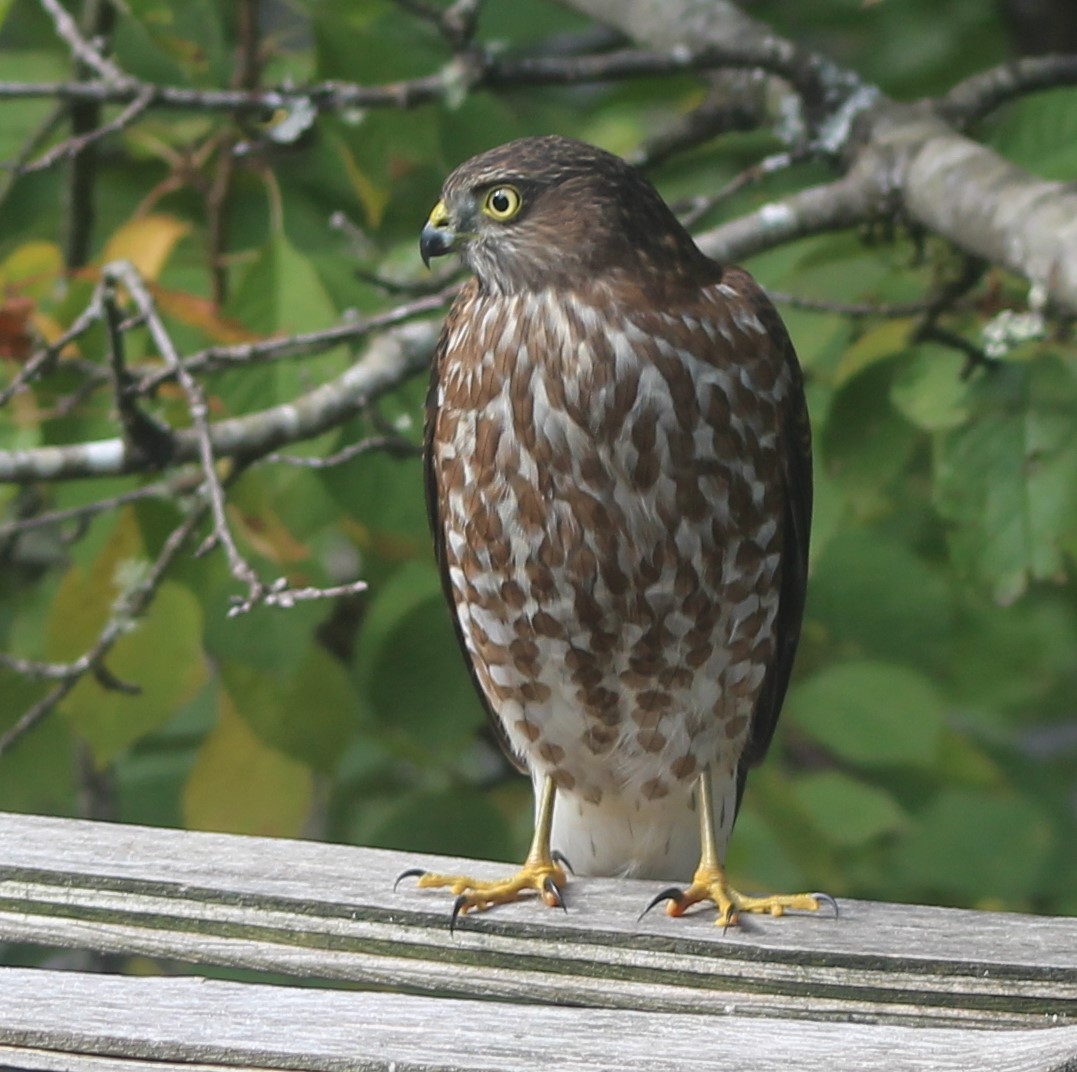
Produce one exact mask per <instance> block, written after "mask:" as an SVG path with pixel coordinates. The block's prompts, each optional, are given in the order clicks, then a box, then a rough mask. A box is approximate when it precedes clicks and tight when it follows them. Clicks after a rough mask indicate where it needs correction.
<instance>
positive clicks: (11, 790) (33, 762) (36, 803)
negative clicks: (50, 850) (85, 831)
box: [0, 669, 76, 815]
mask: <svg viewBox="0 0 1077 1072" xmlns="http://www.w3.org/2000/svg"><path fill="white" fill-rule="evenodd" d="M45 691H46V688H45V686H43V685H42V683H41V682H35V681H29V680H28V679H26V678H24V677H21V676H19V675H18V674H15V673H13V672H11V671H9V670H5V669H0V696H2V697H3V702H2V704H0V732H4V731H6V730H8V729H10V728H11V727H12V726H14V725H15V723H16V721H18V719H19V717H20V716H21V715H22V714H23V713H24V712H25V711H26V710H28V709H29V708H30V707H31V705H33V704H34V703H36V702H37V701H38V700H40V699H41V697H42V696H43V694H44V693H45ZM73 755H74V741H73V740H72V737H71V730H70V728H69V727H68V725H67V723H66V722H65V721H64V720H63V719H62V718H46V719H43V720H42V721H40V722H38V724H37V725H36V726H34V727H33V729H31V730H29V731H28V732H27V733H25V734H24V735H23V736H22V737H20V738H19V739H18V742H17V743H16V745H15V746H14V748H13V749H12V750H11V752H10V753H8V754H6V755H3V756H0V811H18V812H36V813H38V814H42V815H74V814H75V813H76V799H75V784H74V781H75V780H74V773H75V764H74V763H73V762H72V757H73Z"/></svg>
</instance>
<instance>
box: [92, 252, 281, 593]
mask: <svg viewBox="0 0 1077 1072" xmlns="http://www.w3.org/2000/svg"><path fill="white" fill-rule="evenodd" d="M104 276H105V278H106V279H109V280H112V281H114V282H117V283H122V284H123V285H124V286H125V287H126V288H127V291H128V293H129V294H130V295H131V299H132V301H134V303H135V305H136V306H137V307H138V310H139V312H140V313H141V315H142V317H143V319H144V320H145V323H146V327H147V328H148V329H149V332H150V337H151V338H152V339H153V341H154V344H155V345H156V347H157V352H158V353H159V354H160V355H161V357H162V358H163V359H164V362H165V364H166V365H167V366H168V367H169V368H170V369H172V371H173V372H174V373H175V375H176V379H177V381H178V382H179V385H180V388H181V389H182V391H183V393H184V395H185V396H186V398H187V410H188V412H189V413H190V415H191V425H192V427H193V429H194V434H195V438H196V439H197V442H198V460H199V463H200V464H201V466H202V478H203V487H204V489H205V492H206V496H207V497H208V499H209V506H210V511H211V513H212V516H213V532H212V533H211V535H210V536H209V538H208V540H207V544H206V545H205V546H204V547H203V548H202V549H201V550H205V549H206V547H208V546H209V545H211V544H220V545H221V546H222V547H223V548H224V550H225V555H226V556H227V558H228V568H229V570H230V571H231V573H232V576H233V577H235V578H236V579H237V580H238V581H241V582H243V583H244V584H245V585H247V586H248V588H249V589H250V590H251V591H256V590H259V589H261V587H262V582H261V581H260V580H259V579H258V575H257V573H255V571H254V568H253V567H252V566H251V565H250V563H249V562H247V560H246V559H245V558H244V557H243V555H242V554H241V553H240V550H239V547H238V546H237V545H236V541H235V539H234V537H233V536H232V531H231V529H230V528H229V525H228V519H227V517H226V516H225V512H224V488H223V487H222V486H221V480H220V477H219V476H218V475H217V468H216V464H217V459H216V457H215V456H214V453H213V443H212V440H211V438H210V425H209V403H208V402H207V401H206V393H205V391H204V390H203V389H202V385H201V384H200V383H199V382H198V381H197V380H196V379H195V378H194V376H192V375H191V373H190V371H189V370H188V369H187V368H186V366H185V365H184V364H183V359H182V358H181V357H180V355H179V351H177V349H176V346H175V343H173V341H172V336H171V335H170V334H169V333H168V329H167V328H166V327H165V325H164V322H163V321H162V320H161V318H160V317H159V316H158V315H157V309H156V307H155V305H154V302H153V297H152V296H151V295H150V292H149V290H148V289H147V288H146V285H145V283H144V282H143V281H142V277H141V276H140V275H139V274H138V272H137V271H136V269H135V267H134V265H132V264H131V263H130V262H129V261H118V262H113V263H112V264H109V265H106V266H105V269H104Z"/></svg>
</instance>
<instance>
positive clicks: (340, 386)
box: [0, 322, 438, 483]
mask: <svg viewBox="0 0 1077 1072" xmlns="http://www.w3.org/2000/svg"><path fill="white" fill-rule="evenodd" d="M437 333H438V326H437V325H435V324H433V323H429V322H417V323H406V324H402V325H399V326H398V327H396V328H395V329H393V330H390V331H387V332H385V333H384V334H382V335H380V336H378V337H377V338H376V339H374V340H372V341H371V343H370V344H369V346H368V348H367V351H366V353H365V354H364V356H363V357H362V359H361V360H359V361H357V362H356V363H355V364H354V365H352V366H351V367H350V368H348V369H346V370H345V371H344V372H342V373H341V374H340V375H339V376H337V377H335V378H334V379H333V380H330V381H329V382H327V383H324V384H321V385H319V386H318V387H315V388H313V389H311V390H310V391H308V392H306V393H305V394H303V395H300V396H299V397H298V398H296V399H294V400H293V401H291V402H286V403H283V404H281V405H278V406H273V407H271V408H269V409H266V410H262V411H260V412H258V413H252V414H248V415H246V416H243V417H233V418H229V419H226V420H221V421H217V422H215V423H213V424H211V425H210V426H209V430H210V444H211V446H212V448H213V454H214V456H215V457H218V458H221V457H227V458H234V459H237V460H249V459H252V458H259V457H261V456H262V455H264V454H268V453H269V452H270V451H272V450H276V449H277V448H278V447H282V446H284V445H286V444H289V443H297V442H299V441H300V440H303V439H310V438H313V437H314V436H317V435H320V434H321V433H322V432H325V431H328V430H329V429H330V428H333V427H335V426H336V425H338V424H340V423H342V422H343V421H345V420H347V418H348V417H350V416H352V415H353V414H355V413H357V412H359V411H360V410H361V409H362V408H363V407H364V406H365V405H367V404H368V403H370V402H371V401H373V400H374V399H376V398H380V397H381V396H382V395H384V394H387V393H388V392H389V391H391V390H393V388H395V387H397V386H399V385H400V384H401V383H403V381H404V380H406V379H408V378H409V377H411V376H413V375H415V374H416V373H419V372H421V371H423V370H424V369H425V368H426V367H427V363H428V361H429V358H430V354H431V352H432V351H433V348H434V343H435V341H436V339H437ZM337 341H339V340H337ZM279 345H281V346H283V347H289V346H292V347H294V345H295V344H294V340H292V339H285V340H281V341H280V344H279ZM198 457H199V444H198V439H197V436H196V435H195V433H194V431H193V430H192V429H180V430H178V431H177V432H176V433H175V441H174V450H173V454H172V458H171V464H173V465H179V464H182V463H186V462H191V461H194V460H196V459H198ZM152 468H153V465H152V463H151V461H150V460H149V459H147V458H146V457H145V455H144V454H143V455H139V454H137V453H135V452H133V451H131V450H130V449H129V446H128V444H127V443H125V441H124V440H122V439H105V440H98V441H95V442H90V443H72V444H68V445H65V446H56V447H37V448H34V449H31V450H14V451H0V483H23V482H27V481H34V480H77V479H83V478H87V477H98V476H121V475H123V474H125V473H138V472H145V471H146V470H147V469H152Z"/></svg>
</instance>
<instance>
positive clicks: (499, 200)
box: [482, 186, 523, 223]
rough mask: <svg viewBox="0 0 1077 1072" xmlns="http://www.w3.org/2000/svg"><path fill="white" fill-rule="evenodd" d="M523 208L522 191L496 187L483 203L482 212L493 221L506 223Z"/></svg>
mask: <svg viewBox="0 0 1077 1072" xmlns="http://www.w3.org/2000/svg"><path fill="white" fill-rule="evenodd" d="M522 207H523V201H522V199H521V198H520V191H519V190H517V189H516V187H515V186H495V187H494V188H493V189H492V190H491V191H490V192H489V193H488V194H487V195H486V199H485V200H484V201H483V203H482V210H483V212H485V213H486V215H487V216H489V217H490V219H492V220H498V221H500V222H501V223H504V222H505V221H506V220H511V219H512V217H513V216H515V215H516V213H517V212H519V211H520V209H521V208H522Z"/></svg>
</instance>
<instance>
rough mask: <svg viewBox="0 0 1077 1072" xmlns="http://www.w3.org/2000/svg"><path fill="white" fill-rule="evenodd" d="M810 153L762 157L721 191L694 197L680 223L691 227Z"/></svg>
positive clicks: (778, 154) (799, 161) (776, 154)
mask: <svg viewBox="0 0 1077 1072" xmlns="http://www.w3.org/2000/svg"><path fill="white" fill-rule="evenodd" d="M810 156H811V153H810V152H809V151H807V150H804V151H798V152H787V153H774V154H773V155H771V156H767V157H764V158H763V159H762V160H760V161H759V163H758V164H753V165H752V166H751V167H749V168H745V169H744V170H743V171H742V172H741V173H740V174H739V175H735V176H734V177H733V178H732V179H730V180H729V182H727V183H726V184H725V185H724V186H723V187H721V189H719V190H717V191H716V192H715V193H713V194H708V195H705V196H700V197H694V198H692V200H691V202H690V203H689V204H688V206H687V209H686V211H683V212H682V213H681V223H683V224H684V226H685V227H693V226H695V224H697V223H698V222H699V221H700V220H701V219H702V218H703V217H704V216H706V215H707V214H708V213H709V212H711V211H713V210H714V209H715V208H716V207H717V206H718V205H720V204H721V203H722V202H723V201H726V200H728V199H729V198H730V197H732V196H733V195H734V194H736V193H739V192H740V191H741V190H743V189H744V188H745V187H746V186H750V185H751V184H752V183H756V182H761V181H762V180H763V178H764V177H765V176H766V175H772V174H773V173H774V172H776V171H784V170H785V169H786V168H791V167H793V166H794V165H795V164H799V163H801V162H802V161H804V160H807V159H808V158H809V157H810Z"/></svg>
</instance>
